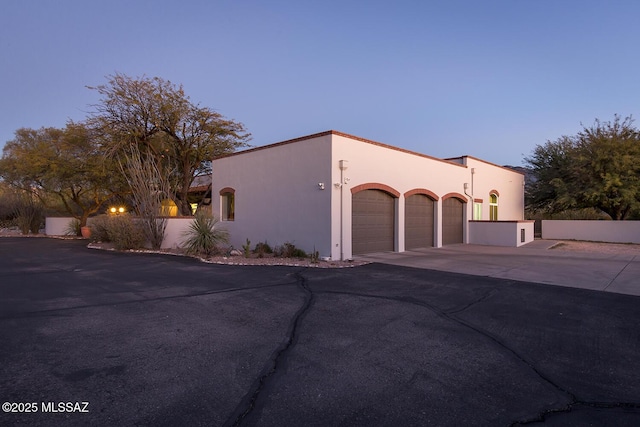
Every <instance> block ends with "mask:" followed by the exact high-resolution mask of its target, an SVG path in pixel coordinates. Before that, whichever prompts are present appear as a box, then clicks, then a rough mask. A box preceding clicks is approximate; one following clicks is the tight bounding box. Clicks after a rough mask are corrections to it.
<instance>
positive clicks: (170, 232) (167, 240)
mask: <svg viewBox="0 0 640 427" xmlns="http://www.w3.org/2000/svg"><path fill="white" fill-rule="evenodd" d="M166 220H167V228H165V230H164V240H162V246H161V248H163V249H177V248H179V247H181V246H182V244H183V243H184V241H185V240H186V239H187V238H186V237H185V235H184V234H185V233H186V232H187V230H188V229H189V226H190V225H191V224H192V223H193V218H192V217H184V218H166Z"/></svg>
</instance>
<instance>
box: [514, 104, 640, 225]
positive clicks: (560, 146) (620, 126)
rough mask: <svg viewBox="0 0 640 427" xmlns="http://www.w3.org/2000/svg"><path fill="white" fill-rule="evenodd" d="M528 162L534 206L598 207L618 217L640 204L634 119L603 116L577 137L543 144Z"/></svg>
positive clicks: (639, 148) (551, 209)
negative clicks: (605, 119) (606, 119)
mask: <svg viewBox="0 0 640 427" xmlns="http://www.w3.org/2000/svg"><path fill="white" fill-rule="evenodd" d="M525 163H526V164H527V165H528V166H529V167H530V168H531V170H532V173H533V176H534V179H533V180H532V182H531V183H529V184H528V185H527V204H528V206H529V207H530V208H532V209H533V210H539V211H544V212H548V213H556V212H561V211H564V210H570V209H580V208H595V209H598V210H600V211H602V212H604V213H606V214H608V215H609V216H610V217H611V218H612V219H614V220H623V219H626V218H627V217H628V216H629V214H630V213H631V212H633V211H634V210H638V209H640V132H639V131H638V129H637V128H636V127H635V126H634V125H633V119H632V118H631V117H626V118H624V119H621V118H620V117H619V116H617V115H616V116H615V117H614V120H613V121H608V122H603V121H600V120H598V119H596V120H595V122H594V124H593V125H591V126H589V127H586V126H583V127H582V130H581V131H579V132H578V133H577V134H576V135H573V136H562V137H560V138H558V139H557V140H555V141H548V142H547V143H546V144H544V145H538V146H536V148H535V149H534V151H533V153H532V154H531V156H530V157H527V158H525Z"/></svg>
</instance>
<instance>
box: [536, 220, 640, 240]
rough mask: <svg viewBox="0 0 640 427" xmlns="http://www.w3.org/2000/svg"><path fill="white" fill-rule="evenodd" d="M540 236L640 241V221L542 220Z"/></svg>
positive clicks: (563, 238) (561, 238)
mask: <svg viewBox="0 0 640 427" xmlns="http://www.w3.org/2000/svg"><path fill="white" fill-rule="evenodd" d="M542 238H543V239H559V240H589V241H593V242H612V243H640V221H597V220H542Z"/></svg>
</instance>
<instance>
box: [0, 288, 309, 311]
mask: <svg viewBox="0 0 640 427" xmlns="http://www.w3.org/2000/svg"><path fill="white" fill-rule="evenodd" d="M296 284H298V282H297V281H296V282H286V283H276V284H273V285H262V286H250V287H246V288H227V289H221V290H216V291H205V292H196V293H190V294H179V295H167V296H163V297H154V298H146V299H136V300H130V301H113V302H107V303H101V304H85V305H77V306H73V307H61V308H51V309H47V310H36V311H25V312H22V313H15V314H12V315H1V316H0V321H2V320H11V319H19V318H25V317H41V316H42V317H46V316H52V315H56V314H57V313H59V312H64V311H70V310H80V309H83V308H96V307H113V306H118V305H126V304H137V303H139V304H142V303H147V302H155V301H163V300H171V299H178V298H193V297H201V296H207V295H216V294H225V293H231V292H241V291H251V290H256V289H267V288H276V287H280V286H291V285H296ZM162 289H167V288H166V287H165V288H162ZM122 293H127V292H126V291H123V292H122ZM138 294H139V293H138ZM78 297H83V296H82V295H79V296H78Z"/></svg>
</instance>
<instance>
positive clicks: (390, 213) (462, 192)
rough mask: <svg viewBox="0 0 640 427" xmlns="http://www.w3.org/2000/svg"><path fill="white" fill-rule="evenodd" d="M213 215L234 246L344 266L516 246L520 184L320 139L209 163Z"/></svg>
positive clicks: (523, 228) (520, 230)
mask: <svg viewBox="0 0 640 427" xmlns="http://www.w3.org/2000/svg"><path fill="white" fill-rule="evenodd" d="M212 166H213V175H212V177H213V182H212V191H211V194H212V202H211V205H212V210H213V213H214V215H216V216H218V217H219V218H220V219H221V222H222V225H223V226H224V227H225V228H226V229H227V230H228V231H229V233H230V236H231V243H232V244H233V245H234V246H235V247H240V246H241V245H242V244H244V243H245V241H246V239H250V240H251V242H252V245H253V244H255V243H257V242H265V241H266V242H268V243H269V244H271V245H275V244H283V243H285V242H292V243H294V244H295V245H296V246H297V247H300V248H302V249H304V250H306V251H308V252H310V251H312V250H313V249H314V248H315V250H317V251H318V252H319V255H320V256H321V257H323V258H331V259H334V260H340V259H343V260H344V259H351V258H352V257H353V256H354V255H355V256H357V255H359V254H366V253H372V252H382V251H397V252H403V251H406V250H411V249H416V248H424V247H436V248H437V247H442V246H443V245H449V244H456V243H481V244H498V245H500V244H505V245H510V246H520V245H521V244H525V243H527V242H529V241H531V240H533V224H532V223H530V222H528V221H523V220H524V176H523V175H522V174H520V173H518V172H515V171H513V170H511V169H507V168H504V167H500V166H497V165H494V164H492V163H489V162H486V161H484V160H480V159H476V158H474V157H470V156H463V157H459V158H452V159H438V158H435V157H431V156H427V155H424V154H420V153H416V152H412V151H408V150H405V149H402V148H398V147H392V146H389V145H386V144H382V143H379V142H375V141H370V140H367V139H364V138H359V137H356V136H353V135H348V134H345V133H342V132H337V131H333V130H330V131H326V132H322V133H317V134H313V135H309V136H304V137H301V138H296V139H292V140H288V141H284V142H279V143H276V144H271V145H266V146H261V147H256V148H252V149H248V150H245V151H240V152H236V153H232V154H229V155H226V156H223V157H219V158H216V159H214V160H213V164H212Z"/></svg>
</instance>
